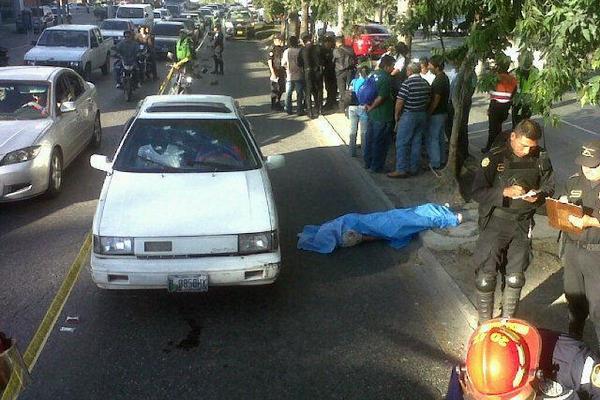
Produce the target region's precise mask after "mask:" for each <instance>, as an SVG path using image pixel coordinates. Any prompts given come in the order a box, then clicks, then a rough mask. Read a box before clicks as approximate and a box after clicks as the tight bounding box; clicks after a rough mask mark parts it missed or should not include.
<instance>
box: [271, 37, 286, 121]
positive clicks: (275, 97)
mask: <svg viewBox="0 0 600 400" xmlns="http://www.w3.org/2000/svg"><path fill="white" fill-rule="evenodd" d="M284 50H285V48H284V47H283V46H273V47H272V48H271V51H270V52H269V60H271V62H272V63H273V70H274V71H275V76H274V79H271V109H273V110H280V109H283V108H282V107H281V103H280V101H281V95H282V94H283V92H285V68H283V67H282V66H281V58H282V56H283V51H284Z"/></svg>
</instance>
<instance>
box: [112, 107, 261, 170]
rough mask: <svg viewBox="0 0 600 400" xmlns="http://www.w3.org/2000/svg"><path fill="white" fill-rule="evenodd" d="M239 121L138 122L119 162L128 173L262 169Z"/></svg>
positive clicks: (140, 120) (118, 165)
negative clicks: (259, 167)
mask: <svg viewBox="0 0 600 400" xmlns="http://www.w3.org/2000/svg"><path fill="white" fill-rule="evenodd" d="M258 166H259V164H258V158H257V156H256V155H255V153H254V151H253V150H252V148H251V147H250V145H249V143H248V140H247V138H246V136H245V133H244V131H243V128H242V126H241V125H240V123H239V121H237V120H193V119H183V120H182V119H175V120H174V119H160V120H157V119H138V120H137V121H135V123H134V124H133V126H132V127H131V129H130V131H129V133H128V134H127V138H126V139H125V142H124V144H123V147H122V148H121V151H120V152H119V154H118V156H117V159H116V161H115V169H116V170H118V171H124V172H167V173H168V172H173V173H182V172H229V171H246V170H250V169H256V168H258Z"/></svg>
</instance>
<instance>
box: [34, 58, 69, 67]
mask: <svg viewBox="0 0 600 400" xmlns="http://www.w3.org/2000/svg"><path fill="white" fill-rule="evenodd" d="M70 64H71V63H70V62H69V61H54V60H52V61H50V60H45V61H36V62H35V65H46V66H48V67H65V68H70V67H71V65H70Z"/></svg>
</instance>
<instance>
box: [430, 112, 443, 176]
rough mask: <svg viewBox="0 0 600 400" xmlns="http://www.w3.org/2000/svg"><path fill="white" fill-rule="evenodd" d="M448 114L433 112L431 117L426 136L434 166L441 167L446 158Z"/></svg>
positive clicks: (431, 162)
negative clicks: (445, 133) (445, 132)
mask: <svg viewBox="0 0 600 400" xmlns="http://www.w3.org/2000/svg"><path fill="white" fill-rule="evenodd" d="M447 117H448V115H447V114H446V113H443V114H433V115H432V116H430V117H429V128H428V129H427V135H426V137H425V147H426V148H427V155H428V156H429V163H430V164H431V167H432V168H436V169H437V168H440V167H441V166H442V164H443V163H444V161H445V160H444V159H445V158H446V136H445V135H444V131H445V130H446V118H447Z"/></svg>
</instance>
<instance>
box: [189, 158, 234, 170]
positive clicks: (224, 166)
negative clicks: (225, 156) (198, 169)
mask: <svg viewBox="0 0 600 400" xmlns="http://www.w3.org/2000/svg"><path fill="white" fill-rule="evenodd" d="M193 165H201V166H203V167H211V168H215V170H214V172H229V171H236V170H237V169H238V167H236V166H233V165H231V164H224V163H220V162H215V161H208V162H207V161H194V162H193ZM219 169H223V170H224V171H218V170H219Z"/></svg>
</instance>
